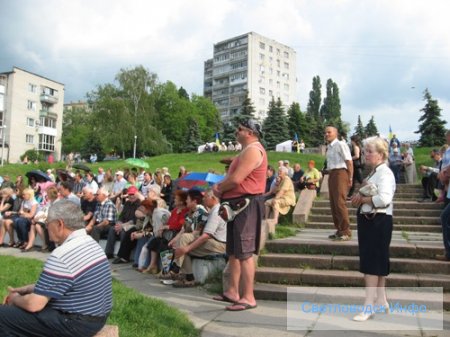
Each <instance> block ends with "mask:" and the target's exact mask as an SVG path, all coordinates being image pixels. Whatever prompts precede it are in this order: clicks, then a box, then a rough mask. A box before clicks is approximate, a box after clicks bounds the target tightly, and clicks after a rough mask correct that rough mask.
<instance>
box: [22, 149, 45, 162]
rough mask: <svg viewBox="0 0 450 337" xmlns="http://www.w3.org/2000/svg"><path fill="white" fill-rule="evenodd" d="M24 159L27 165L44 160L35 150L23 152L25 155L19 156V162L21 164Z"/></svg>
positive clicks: (40, 153) (42, 155) (41, 154)
mask: <svg viewBox="0 0 450 337" xmlns="http://www.w3.org/2000/svg"><path fill="white" fill-rule="evenodd" d="M25 157H27V159H28V163H34V162H35V161H36V160H37V161H43V160H45V156H44V154H43V153H42V152H39V151H37V150H35V149H30V150H27V151H25V153H24V154H23V155H21V156H20V160H21V161H22V162H23V160H24V159H25Z"/></svg>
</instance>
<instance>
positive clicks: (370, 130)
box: [364, 116, 378, 137]
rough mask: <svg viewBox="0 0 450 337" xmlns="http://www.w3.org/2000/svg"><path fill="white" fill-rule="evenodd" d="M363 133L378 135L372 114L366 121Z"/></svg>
mask: <svg viewBox="0 0 450 337" xmlns="http://www.w3.org/2000/svg"><path fill="white" fill-rule="evenodd" d="M364 134H365V135H366V137H373V136H377V135H378V129H377V126H376V124H375V118H374V117H373V116H372V118H370V120H369V123H367V125H366V128H365V130H364Z"/></svg>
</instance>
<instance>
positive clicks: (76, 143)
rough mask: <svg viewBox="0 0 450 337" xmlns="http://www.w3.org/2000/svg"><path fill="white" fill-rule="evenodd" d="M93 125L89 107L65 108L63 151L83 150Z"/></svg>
mask: <svg viewBox="0 0 450 337" xmlns="http://www.w3.org/2000/svg"><path fill="white" fill-rule="evenodd" d="M92 127H93V118H92V113H91V112H89V111H88V110H87V109H80V108H75V109H71V110H67V109H66V110H64V112H63V125H62V138H61V142H62V152H63V153H70V152H81V149H82V147H83V145H84V143H85V141H86V139H88V138H89V134H90V131H91V130H92Z"/></svg>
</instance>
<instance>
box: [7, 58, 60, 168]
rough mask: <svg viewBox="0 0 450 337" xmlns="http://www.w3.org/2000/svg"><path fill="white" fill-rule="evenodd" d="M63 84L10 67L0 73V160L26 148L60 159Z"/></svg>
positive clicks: (16, 157) (11, 158)
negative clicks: (2, 145) (1, 145)
mask: <svg viewBox="0 0 450 337" xmlns="http://www.w3.org/2000/svg"><path fill="white" fill-rule="evenodd" d="M63 103H64V84H61V83H59V82H56V81H53V80H51V79H48V78H46V77H43V76H41V75H37V74H33V73H31V72H29V71H26V70H23V69H20V68H18V67H13V69H12V71H8V72H3V73H0V130H1V136H2V138H1V143H0V144H5V146H4V148H3V149H2V153H3V156H4V161H5V162H6V161H8V162H10V163H17V162H19V161H20V156H21V155H22V154H23V153H24V152H25V151H27V150H29V149H36V150H38V151H39V152H42V153H44V154H45V157H48V156H50V155H53V157H54V159H55V160H59V159H60V158H61V135H62V117H63Z"/></svg>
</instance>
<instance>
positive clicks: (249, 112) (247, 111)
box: [232, 91, 255, 128]
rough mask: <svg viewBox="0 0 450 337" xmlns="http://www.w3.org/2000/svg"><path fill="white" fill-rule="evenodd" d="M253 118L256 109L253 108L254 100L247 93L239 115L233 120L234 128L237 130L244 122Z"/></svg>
mask: <svg viewBox="0 0 450 337" xmlns="http://www.w3.org/2000/svg"><path fill="white" fill-rule="evenodd" d="M251 118H252V119H254V118H255V107H254V106H253V103H252V100H251V99H250V97H249V95H248V91H247V92H246V96H245V100H244V102H242V106H241V109H240V110H239V113H238V114H237V115H235V116H233V118H232V123H233V126H234V127H236V128H237V127H238V125H239V124H240V123H241V122H242V121H246V120H248V119H251Z"/></svg>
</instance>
